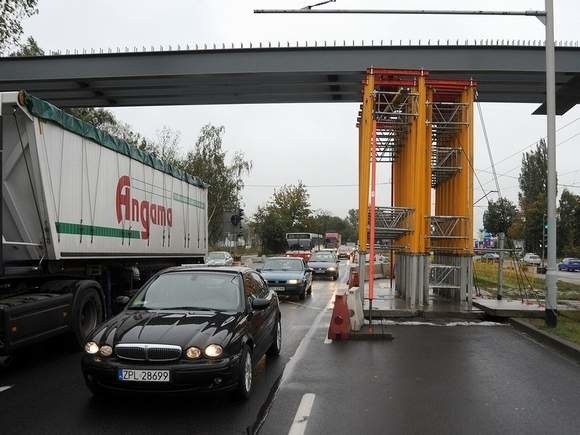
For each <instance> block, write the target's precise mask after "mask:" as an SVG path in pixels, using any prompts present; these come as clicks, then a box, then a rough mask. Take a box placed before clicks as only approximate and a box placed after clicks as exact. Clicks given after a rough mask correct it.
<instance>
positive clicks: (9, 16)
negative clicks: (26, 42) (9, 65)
mask: <svg viewBox="0 0 580 435" xmlns="http://www.w3.org/2000/svg"><path fill="white" fill-rule="evenodd" d="M37 3H38V0H3V1H2V2H0V54H2V53H4V52H5V51H6V49H8V48H9V47H11V46H15V45H17V44H18V41H19V40H20V37H21V36H22V33H23V30H22V24H21V21H22V20H23V19H24V18H27V17H31V16H32V15H34V14H36V13H37V12H38V9H37V8H36V5H37Z"/></svg>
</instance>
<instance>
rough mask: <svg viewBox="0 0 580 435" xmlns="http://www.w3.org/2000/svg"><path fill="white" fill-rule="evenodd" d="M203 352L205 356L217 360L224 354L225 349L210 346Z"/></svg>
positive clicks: (213, 345)
mask: <svg viewBox="0 0 580 435" xmlns="http://www.w3.org/2000/svg"><path fill="white" fill-rule="evenodd" d="M203 352H204V353H205V356H208V357H210V358H217V357H218V356H220V355H221V354H222V353H223V352H224V349H223V348H222V347H221V346H220V345H219V344H210V345H209V346H207V347H206V348H205V350H204V351H203Z"/></svg>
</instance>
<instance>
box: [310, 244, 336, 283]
mask: <svg viewBox="0 0 580 435" xmlns="http://www.w3.org/2000/svg"><path fill="white" fill-rule="evenodd" d="M338 265H339V263H338V259H337V258H336V256H335V255H334V253H332V252H328V251H319V252H315V253H314V254H312V257H310V260H309V261H308V267H309V268H310V269H312V272H313V273H314V275H315V276H328V277H330V278H332V279H333V280H336V279H338Z"/></svg>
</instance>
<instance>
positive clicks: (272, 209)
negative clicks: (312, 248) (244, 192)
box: [254, 182, 312, 252]
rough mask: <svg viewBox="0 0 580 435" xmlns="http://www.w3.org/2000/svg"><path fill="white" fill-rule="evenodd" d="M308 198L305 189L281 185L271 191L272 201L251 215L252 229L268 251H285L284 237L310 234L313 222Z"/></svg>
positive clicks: (300, 185) (304, 187) (300, 186)
mask: <svg viewBox="0 0 580 435" xmlns="http://www.w3.org/2000/svg"><path fill="white" fill-rule="evenodd" d="M311 215H312V212H311V210H310V199H309V194H308V191H307V190H306V186H304V184H302V182H298V184H297V185H288V186H287V185H284V186H283V187H281V188H280V189H278V190H275V191H274V194H273V195H272V198H271V199H270V201H268V203H267V204H266V205H265V206H263V207H258V210H257V211H256V214H255V215H254V229H255V231H256V233H257V234H258V235H259V237H260V239H261V240H262V245H263V246H264V248H265V250H266V251H267V252H282V251H284V250H285V249H286V239H285V234H286V233H291V232H298V231H308V232H312V231H310V228H309V224H310V223H311V222H312V216H311Z"/></svg>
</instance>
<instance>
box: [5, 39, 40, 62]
mask: <svg viewBox="0 0 580 435" xmlns="http://www.w3.org/2000/svg"><path fill="white" fill-rule="evenodd" d="M10 56H12V57H24V56H44V50H43V49H42V48H40V47H39V46H38V43H37V42H36V39H34V38H33V37H32V36H29V37H28V39H27V40H26V42H25V43H24V44H19V45H18V49H17V50H16V51H14V52H12V53H10Z"/></svg>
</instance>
